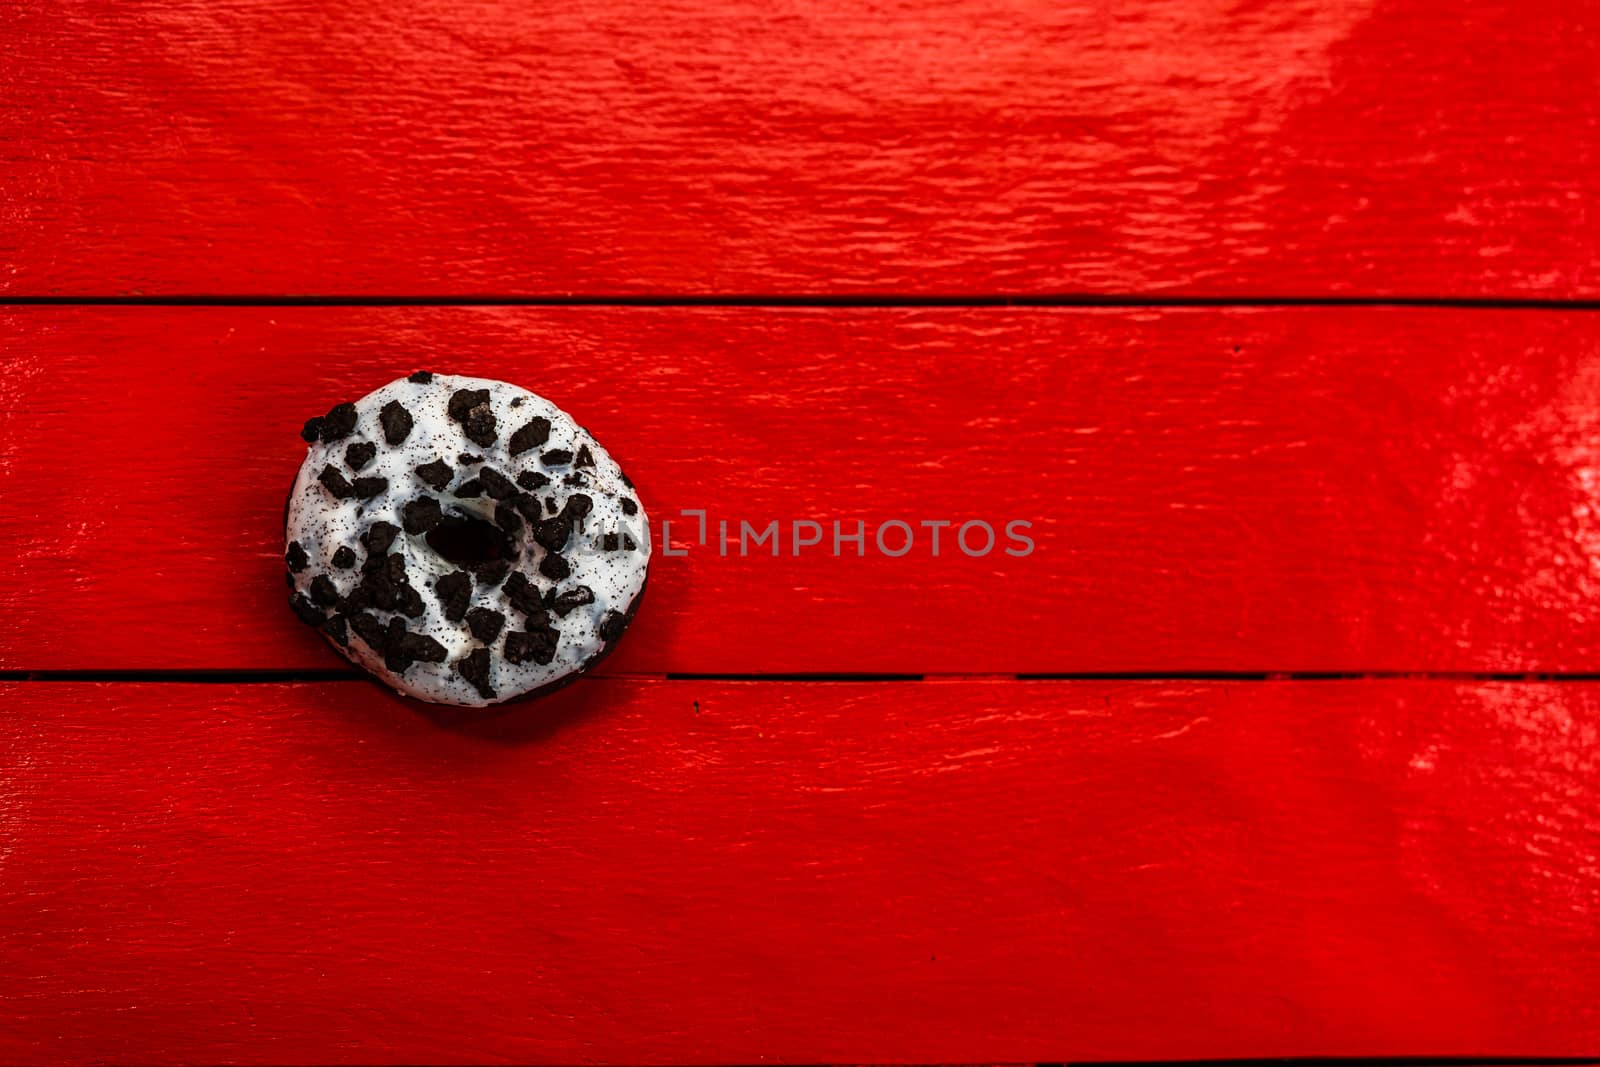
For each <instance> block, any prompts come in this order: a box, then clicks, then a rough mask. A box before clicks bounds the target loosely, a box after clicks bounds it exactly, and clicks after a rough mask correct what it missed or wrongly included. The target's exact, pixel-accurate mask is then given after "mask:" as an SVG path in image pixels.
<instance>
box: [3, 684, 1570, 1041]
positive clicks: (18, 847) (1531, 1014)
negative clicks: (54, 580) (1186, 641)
mask: <svg viewBox="0 0 1600 1067" xmlns="http://www.w3.org/2000/svg"><path fill="white" fill-rule="evenodd" d="M0 701H3V702H4V706H5V709H6V713H5V715H3V716H0V772H3V773H0V782H4V787H3V790H0V856H3V857H4V868H3V872H4V873H3V876H0V929H4V930H5V931H6V934H5V939H4V941H3V942H0V962H3V972H4V974H5V979H4V989H3V995H4V998H5V1008H4V1011H3V1012H0V1058H4V1059H6V1060H7V1061H12V1062H42V1061H48V1062H86V1061H91V1060H92V1061H98V1062H105V1061H112V1062H148V1061H153V1060H160V1061H165V1062H173V1061H183V1062H216V1061H227V1062H242V1063H283V1062H288V1063H332V1062H340V1063H345V1062H349V1063H433V1062H448V1063H485V1062H554V1063H572V1062H580V1061H582V1062H612V1063H619V1062H620V1063H760V1062H780V1063H782V1062H788V1063H899V1062H911V1063H930V1062H931V1063H940V1062H1024V1063H1026V1062H1034V1061H1038V1060H1062V1059H1066V1060H1077V1059H1082V1060H1122V1059H1152V1058H1153V1059H1166V1058H1210V1057H1230V1056H1241V1057H1242V1056H1252V1057H1253V1056H1287V1055H1338V1056H1378V1055H1383V1056H1397V1055H1481V1054H1483V1053H1485V1052H1486V1051H1488V1050H1493V1051H1494V1052H1495V1053H1496V1054H1500V1055H1506V1056H1535V1055H1561V1054H1568V1055H1573V1054H1581V1053H1586V1052H1592V1051H1593V1050H1594V1049H1595V1048H1596V1047H1600V969H1597V967H1596V964H1595V961H1596V960H1597V959H1600V924H1597V923H1596V908H1597V907H1600V868H1597V866H1596V851H1597V847H1600V821H1597V814H1596V813H1597V812H1600V804H1597V799H1600V798H1597V796H1596V789H1597V785H1596V783H1600V759H1597V755H1596V754H1597V753H1600V745H1597V743H1596V739H1597V731H1600V686H1596V685H1593V684H1586V683H1563V684H1454V683H1445V682H1325V683H1315V682H1282V683H1229V684H1218V683H1210V684H1206V683H1198V684H1197V683H1154V682H1145V683H1117V684H1113V683H1089V682H1076V683H1073V682H983V681H972V682H908V683H878V684H859V683H837V684H830V683H737V682H733V683H730V682H688V681H679V682H647V681H627V680H620V679H596V680H593V681H590V682H587V683H585V684H583V685H581V686H579V687H576V688H574V689H572V690H569V691H567V692H565V693H562V694H559V695H558V696H556V697H553V698H552V699H551V700H550V701H549V702H546V703H541V704H538V705H535V706H532V707H528V708H524V709H522V710H520V711H517V712H513V713H511V714H510V715H507V716H504V717H501V718H496V719H491V720H489V721H488V722H486V723H482V724H480V725H478V726H476V727H472V726H467V725H465V724H463V723H461V722H460V721H457V722H456V724H455V725H454V727H453V728H441V727H440V726H439V725H436V724H434V723H431V722H429V721H427V720H425V719H424V718H422V717H421V716H419V715H418V714H417V712H416V706H415V705H408V704H405V703H402V702H401V701H399V700H398V699H397V698H394V697H392V696H391V695H389V694H388V693H387V692H386V691H384V690H381V689H380V688H378V687H377V686H375V685H371V684H369V683H365V682H344V683H320V684H306V685H298V686H281V685H251V686H243V687H233V686H222V685H86V684H81V683H39V682H34V683H12V684H10V685H7V686H5V687H3V688H0Z"/></svg>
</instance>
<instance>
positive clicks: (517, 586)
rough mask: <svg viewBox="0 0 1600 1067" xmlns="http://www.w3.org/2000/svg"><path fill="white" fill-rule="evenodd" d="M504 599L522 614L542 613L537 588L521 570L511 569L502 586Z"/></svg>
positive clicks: (542, 609) (542, 606)
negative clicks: (509, 575)
mask: <svg viewBox="0 0 1600 1067" xmlns="http://www.w3.org/2000/svg"><path fill="white" fill-rule="evenodd" d="M504 591H505V594H506V600H507V601H508V602H509V603H510V604H511V606H512V607H514V608H516V609H517V610H518V611H520V612H522V613H523V614H524V615H534V614H541V615H542V614H543V613H544V603H543V601H541V600H540V599H539V588H538V587H537V586H535V585H534V584H533V583H532V582H530V581H528V576H527V575H526V574H523V573H522V572H521V571H513V572H512V574H511V577H509V578H507V579H506V584H505V586H504Z"/></svg>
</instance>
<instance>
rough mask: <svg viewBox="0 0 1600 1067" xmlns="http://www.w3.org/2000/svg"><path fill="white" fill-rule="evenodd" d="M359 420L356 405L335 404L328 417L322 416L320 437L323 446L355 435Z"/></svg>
mask: <svg viewBox="0 0 1600 1067" xmlns="http://www.w3.org/2000/svg"><path fill="white" fill-rule="evenodd" d="M358 419H359V416H358V415H357V414H356V406H355V405H354V404H350V403H344V404H335V405H334V406H333V407H332V408H331V409H330V410H329V411H328V413H327V414H326V415H324V416H322V432H321V434H320V435H319V436H320V437H321V438H322V442H323V444H331V443H332V442H334V441H340V440H343V439H344V438H346V437H349V436H350V435H351V434H353V433H355V430H356V421H357V420H358Z"/></svg>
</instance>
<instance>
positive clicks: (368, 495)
mask: <svg viewBox="0 0 1600 1067" xmlns="http://www.w3.org/2000/svg"><path fill="white" fill-rule="evenodd" d="M388 488H389V479H387V478H357V479H356V480H355V484H354V489H355V494H356V497H357V498H358V499H361V500H371V499H372V498H373V497H375V496H377V495H378V494H379V493H381V492H383V491H385V490H386V489H388Z"/></svg>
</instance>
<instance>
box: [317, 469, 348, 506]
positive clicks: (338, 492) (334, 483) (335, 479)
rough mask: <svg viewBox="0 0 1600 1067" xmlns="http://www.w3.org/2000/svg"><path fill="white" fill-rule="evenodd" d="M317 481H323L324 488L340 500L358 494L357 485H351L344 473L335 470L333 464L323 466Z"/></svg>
mask: <svg viewBox="0 0 1600 1067" xmlns="http://www.w3.org/2000/svg"><path fill="white" fill-rule="evenodd" d="M317 481H319V482H321V483H322V487H323V488H324V489H326V490H327V491H328V492H330V493H332V494H333V495H334V496H336V497H338V498H339V499H340V500H345V499H348V498H350V497H352V496H355V495H356V490H355V486H353V485H351V484H350V482H349V480H348V479H347V478H345V476H344V475H343V474H340V473H339V472H338V471H337V470H335V469H334V468H333V465H332V464H329V465H328V466H326V467H323V468H322V473H321V474H319V475H317Z"/></svg>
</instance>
